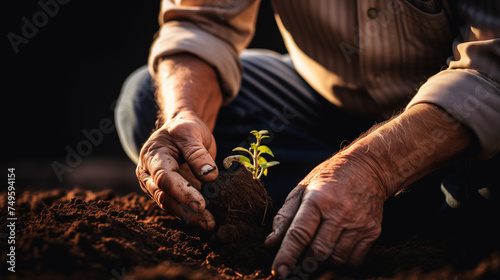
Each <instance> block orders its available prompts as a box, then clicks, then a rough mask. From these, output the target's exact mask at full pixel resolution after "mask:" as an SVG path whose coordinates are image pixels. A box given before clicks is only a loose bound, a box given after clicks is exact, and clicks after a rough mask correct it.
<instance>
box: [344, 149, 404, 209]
mask: <svg viewBox="0 0 500 280" xmlns="http://www.w3.org/2000/svg"><path fill="white" fill-rule="evenodd" d="M336 157H338V158H340V159H343V160H344V162H345V164H344V165H345V166H347V167H348V168H350V169H351V170H352V171H351V172H352V173H353V174H357V176H359V177H361V178H363V180H364V181H365V182H366V184H367V185H368V186H370V187H372V188H373V189H374V191H375V192H377V193H378V194H379V195H380V197H381V198H382V199H383V200H384V201H385V200H387V199H388V198H389V197H391V196H392V195H393V194H394V193H395V189H394V188H393V186H392V183H391V182H390V181H389V178H390V176H386V175H387V174H388V172H387V169H385V168H384V165H383V164H382V163H381V162H380V161H379V160H378V158H377V157H376V156H374V155H373V154H371V153H370V152H369V150H368V149H367V146H365V145H363V144H361V145H360V144H359V143H355V144H353V145H351V146H350V147H349V148H347V149H345V150H343V151H341V152H339V153H338V154H337V155H336Z"/></svg>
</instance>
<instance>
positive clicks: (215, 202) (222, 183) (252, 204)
mask: <svg viewBox="0 0 500 280" xmlns="http://www.w3.org/2000/svg"><path fill="white" fill-rule="evenodd" d="M203 193H204V194H205V195H207V194H208V195H207V196H206V201H207V209H208V210H209V211H210V212H211V213H212V214H213V215H214V218H215V220H216V221H217V222H218V225H219V226H218V228H217V229H216V230H215V232H216V238H217V240H218V241H220V242H221V243H222V244H224V246H226V247H230V248H235V249H238V250H239V249H240V248H241V247H242V246H241V245H243V244H244V243H253V244H255V245H256V246H260V245H261V243H262V240H264V238H265V236H266V233H268V232H269V230H270V227H266V226H265V225H266V221H269V217H270V216H269V215H268V212H271V209H272V207H273V201H272V199H271V197H270V196H269V195H268V194H267V191H266V189H265V188H264V186H263V185H262V183H261V182H260V180H254V179H253V178H252V174H251V173H250V172H249V171H248V170H246V169H245V168H244V167H243V166H242V165H240V164H239V163H237V162H233V165H232V166H231V168H230V169H229V170H227V171H225V172H222V173H221V175H220V176H219V178H218V179H217V180H216V181H215V182H214V183H212V184H208V185H206V186H204V191H203ZM266 218H267V219H266ZM267 225H269V223H267ZM242 243H243V244H242Z"/></svg>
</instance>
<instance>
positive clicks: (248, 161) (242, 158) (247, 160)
mask: <svg viewBox="0 0 500 280" xmlns="http://www.w3.org/2000/svg"><path fill="white" fill-rule="evenodd" d="M239 161H240V162H241V163H243V164H244V163H245V162H247V163H250V164H252V162H251V161H250V159H249V158H247V157H246V156H240V158H239Z"/></svg>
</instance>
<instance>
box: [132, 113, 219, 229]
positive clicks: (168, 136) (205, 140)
mask: <svg viewBox="0 0 500 280" xmlns="http://www.w3.org/2000/svg"><path fill="white" fill-rule="evenodd" d="M215 154H216V145H215V139H214V137H213V135H212V133H211V131H210V129H209V128H208V127H207V126H206V125H205V123H204V122H203V121H202V120H201V119H200V118H198V117H197V116H196V114H194V113H192V112H189V111H183V112H180V113H179V114H177V115H176V116H175V117H173V118H172V119H170V120H168V121H167V122H166V123H165V124H164V125H163V126H162V127H160V128H159V129H158V130H157V131H155V132H154V133H153V134H152V135H151V136H150V137H149V139H148V140H147V141H146V143H144V145H143V147H142V149H141V152H140V156H139V163H138V165H137V169H136V174H137V178H138V179H139V183H140V185H141V188H142V190H143V191H144V192H146V193H147V194H148V195H149V196H151V198H153V200H154V201H155V202H156V203H157V204H158V205H159V206H160V207H161V208H162V209H163V210H165V211H167V212H168V213H170V214H172V215H175V216H177V217H178V218H180V219H182V220H184V221H185V222H186V223H188V224H189V225H192V226H194V227H195V228H198V229H203V230H206V231H211V230H212V229H213V228H214V227H215V219H214V217H213V215H212V214H211V213H210V212H209V211H208V210H206V209H205V206H206V204H205V199H204V198H203V196H202V195H201V193H200V189H201V186H202V184H203V183H207V182H212V181H214V180H215V179H216V178H217V175H218V170H217V166H216V164H215V161H214V158H215Z"/></svg>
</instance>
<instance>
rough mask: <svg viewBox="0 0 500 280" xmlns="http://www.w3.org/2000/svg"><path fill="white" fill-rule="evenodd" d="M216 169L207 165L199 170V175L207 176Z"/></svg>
mask: <svg viewBox="0 0 500 280" xmlns="http://www.w3.org/2000/svg"><path fill="white" fill-rule="evenodd" d="M215 169H216V168H215V167H213V166H211V165H209V164H207V165H204V166H203V167H202V168H201V170H200V171H201V174H202V175H208V174H210V173H212V172H213V171H214V170H215Z"/></svg>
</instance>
